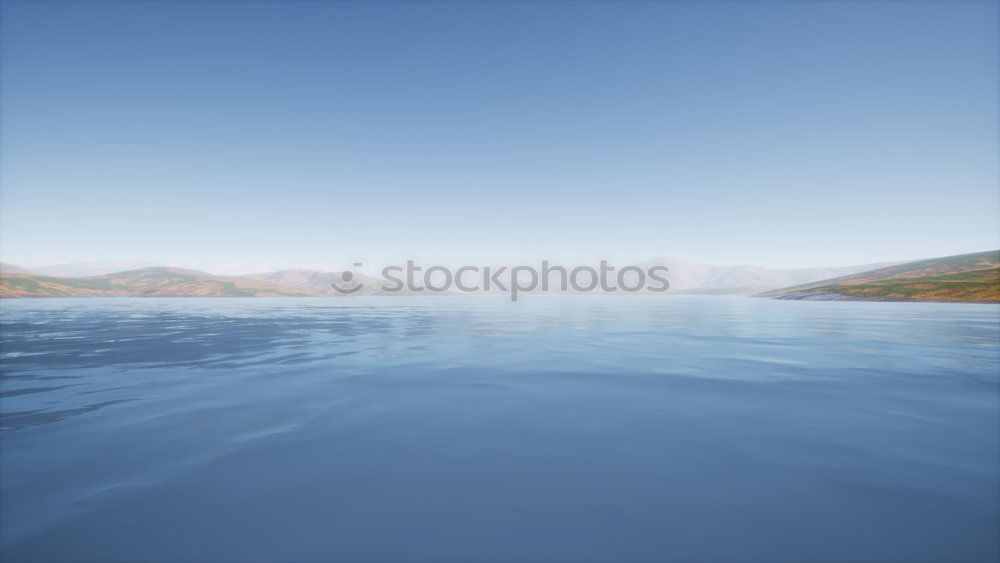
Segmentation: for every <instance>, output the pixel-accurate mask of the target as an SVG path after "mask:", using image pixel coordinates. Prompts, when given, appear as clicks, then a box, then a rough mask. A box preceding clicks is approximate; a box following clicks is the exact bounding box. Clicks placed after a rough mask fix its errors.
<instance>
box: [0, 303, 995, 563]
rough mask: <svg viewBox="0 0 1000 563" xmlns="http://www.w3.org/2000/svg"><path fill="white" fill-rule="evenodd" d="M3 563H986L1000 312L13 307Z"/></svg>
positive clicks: (2, 434) (646, 306)
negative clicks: (902, 562)
mask: <svg viewBox="0 0 1000 563" xmlns="http://www.w3.org/2000/svg"><path fill="white" fill-rule="evenodd" d="M0 312H2V317H0V319H2V334H0V336H2V347H0V354H2V356H0V357H2V379H0V422H2V424H0V426H2V429H0V528H2V532H0V558H2V559H3V560H4V561H137V560H142V561H235V560H245V561H313V560H316V561H319V560H324V561H327V560H349V561H663V560H681V561H820V560H822V561H852V560H856V561H862V560H863V561H874V560H881V561H900V560H905V561H991V560H996V559H997V558H998V557H1000V547H998V539H997V530H998V526H1000V511H998V506H1000V490H998V487H1000V485H998V482H1000V308H998V307H997V306H994V305H981V304H939V303H865V302H810V301H776V300H768V299H756V298H745V297H699V296H668V297H662V296H655V297H653V296H634V297H632V296H629V297H590V296H575V297H544V298H543V297H536V296H527V297H525V298H524V299H523V300H522V301H519V302H518V303H516V304H511V303H509V302H507V301H505V300H503V299H500V298H491V297H479V298H474V297H438V298H408V297H396V298H375V297H372V298H368V297H365V298H351V299H346V298H341V299H337V298H333V299H321V298H301V299H210V298H193V299H187V298H174V299H47V300H38V299H25V300H5V301H3V302H2V303H0Z"/></svg>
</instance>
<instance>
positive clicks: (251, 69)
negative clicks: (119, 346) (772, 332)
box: [0, 1, 1000, 269]
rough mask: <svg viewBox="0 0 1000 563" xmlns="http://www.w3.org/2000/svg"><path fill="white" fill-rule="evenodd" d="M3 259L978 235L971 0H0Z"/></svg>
mask: <svg viewBox="0 0 1000 563" xmlns="http://www.w3.org/2000/svg"><path fill="white" fill-rule="evenodd" d="M2 11H3V13H2V30H0V31H2V39H0V48H2V52H0V58H2V59H0V63H2V70H0V72H2V76H0V78H2V87H0V88H2V90H0V112H2V114H0V124H2V125H0V151H2V152H0V182H2V184H0V258H2V259H3V260H4V261H6V262H13V263H17V264H22V265H29V266H30V265H41V264H44V263H51V262H58V261H83V260H146V261H152V262H164V263H173V264H186V265H192V264H236V265H237V266H234V267H235V268H236V269H240V268H243V267H246V268H247V269H256V268H258V267H263V266H268V267H286V266H311V265H319V264H326V263H331V262H334V263H350V262H353V261H355V260H362V261H367V262H373V261H381V262H386V261H395V260H403V259H406V258H411V257H413V258H417V259H419V260H424V261H430V260H440V261H446V262H447V261H452V262H454V261H474V262H476V263H487V262H492V263H497V262H501V261H508V262H509V261H515V260H531V259H538V258H542V257H547V258H552V259H556V260H566V261H569V260H590V259H600V258H604V257H608V258H611V259H613V260H619V261H629V260H639V259H645V258H649V257H652V256H680V257H685V258H689V259H693V260H700V261H705V262H712V263H721V264H760V265H767V266H789V267H792V266H811V265H846V264H855V263H866V262H874V261H882V260H899V259H909V258H920V257H932V256H940V255H947V254H956V253H962V252H972V251H979V250H987V249H991V248H996V247H1000V225H998V222H1000V156H998V155H1000V125H998V124H1000V116H998V103H1000V102H998V100H1000V92H998V83H1000V75H998V69H1000V60H998V42H1000V40H998V21H1000V14H998V3H996V2H967V3H964V2H905V1H900V2H886V3H875V2H871V3H868V2H860V1H859V2H837V3H824V2H794V3H793V2H789V3H765V2H719V3H689V2H660V3H656V2H648V3H646V2H623V3H572V2H553V3H527V2H518V3H513V2H511V3H502V2H467V3H461V2H445V3H418V2H406V3H400V4H396V3H389V2H380V3H360V2H358V3H354V2H348V3H334V2H281V3H269V2H222V1H215V2H176V3H174V2H131V3H129V2H111V3H101V2H86V1H79V2H58V1H56V2H35V3H27V2H26V3H21V2H4V3H3V8H2Z"/></svg>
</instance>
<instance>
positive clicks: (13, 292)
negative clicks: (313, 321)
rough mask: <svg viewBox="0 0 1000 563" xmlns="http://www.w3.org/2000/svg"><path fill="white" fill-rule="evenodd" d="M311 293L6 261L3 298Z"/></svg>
mask: <svg viewBox="0 0 1000 563" xmlns="http://www.w3.org/2000/svg"><path fill="white" fill-rule="evenodd" d="M296 295H299V296H306V295H309V294H308V293H305V292H301V291H296V290H293V289H289V288H283V287H279V286H275V285H272V284H268V283H264V282H260V281H257V280H253V279H250V278H246V277H243V276H213V275H212V274H206V273H205V272H199V271H198V270H185V269H182V268H142V269H139V270H129V271H126V272H117V273H113V274H104V275H101V276H90V277H54V276H43V275H38V274H35V273H33V272H28V271H26V270H25V269H24V268H18V267H17V266H11V265H9V264H4V265H3V266H2V272H0V297H269V296H270V297H274V296H296Z"/></svg>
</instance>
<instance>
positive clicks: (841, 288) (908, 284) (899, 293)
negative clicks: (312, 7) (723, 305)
mask: <svg viewBox="0 0 1000 563" xmlns="http://www.w3.org/2000/svg"><path fill="white" fill-rule="evenodd" d="M760 295H761V296H765V297H774V298H777V299H803V300H813V299H814V300H837V299H856V300H873V301H959V302H988V303H993V302H1000V250H993V251H989V252H977V253H974V254H961V255H957V256H946V257H943V258H933V259H930V260H919V261H916V262H908V263H906V264H899V265H896V266H890V267H887V268H880V269H878V270H872V271H869V272H862V273H860V274H853V275H850V276H843V277H840V278H833V279H829V280H823V281H819V282H815V283H810V284H804V285H800V286H795V287H789V288H785V289H778V290H773V291H767V292H764V293H761V294H760Z"/></svg>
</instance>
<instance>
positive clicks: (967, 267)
mask: <svg viewBox="0 0 1000 563" xmlns="http://www.w3.org/2000/svg"><path fill="white" fill-rule="evenodd" d="M998 254H1000V251H992V252H981V253H977V254H967V255H962V256H952V257H947V258H936V259H932V260H921V261H917V262H908V263H902V264H900V263H892V262H886V263H878V264H865V265H860V266H849V267H831V268H799V269H775V268H763V267H760V266H714V265H709V264H702V263H699V262H692V261H689V260H682V259H677V258H655V259H653V260H649V261H647V262H645V263H643V264H640V265H641V266H652V265H662V266H666V267H668V268H669V273H668V274H667V278H668V279H669V280H670V285H671V289H670V292H671V293H696V294H746V295H762V296H767V297H777V298H780V299H885V300H889V299H893V300H910V299H912V300H925V299H931V300H936V299H940V300H949V301H951V300H954V301H994V300H998V299H1000V295H997V293H998V292H1000V280H998V277H1000V269H998V268H1000V261H998V259H997V258H998ZM114 264H122V265H133V264H134V263H107V262H98V263H88V262H82V263H74V264H62V265H57V266H47V267H44V268H37V269H27V268H22V267H20V266H15V265H12V264H3V263H0V297H99V296H108V297H111V296H129V297H268V296H331V297H340V296H344V294H342V293H340V292H338V291H336V290H335V289H333V287H332V286H331V284H332V283H336V284H338V285H339V286H340V287H354V286H356V285H357V284H359V283H360V284H363V289H361V290H360V291H358V292H357V293H354V294H353V295H380V294H386V292H384V291H383V290H382V280H380V279H377V278H373V277H370V276H365V275H362V274H353V278H352V279H351V281H349V282H348V281H346V280H344V276H343V272H339V273H338V272H321V271H316V270H281V271H278V272H266V273H260V274H250V275H244V276H217V275H214V274H209V273H206V272H201V271H198V270H189V269H183V268H170V267H143V268H138V269H128V270H126V271H117V272H111V273H109V272H106V271H105V270H106V269H107V268H109V267H114V266H113V265H114ZM94 271H101V272H102V273H101V274H94V275H86V276H80V275H79V274H81V273H85V272H94ZM53 272H62V275H53ZM929 277H934V278H935V279H933V280H928V279H923V278H929ZM917 278H920V279H917ZM889 280H895V281H893V282H892V283H888V282H889ZM904 285H905V286H906V287H903V286H904ZM876 286H877V287H876ZM779 288H786V289H779ZM391 295H400V293H392V294H391Z"/></svg>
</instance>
